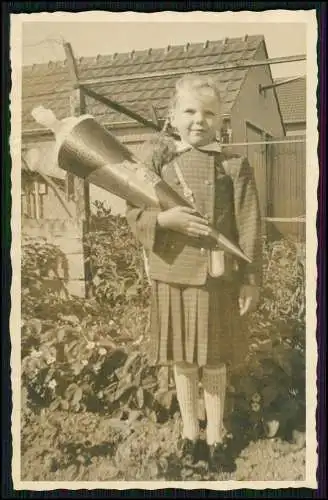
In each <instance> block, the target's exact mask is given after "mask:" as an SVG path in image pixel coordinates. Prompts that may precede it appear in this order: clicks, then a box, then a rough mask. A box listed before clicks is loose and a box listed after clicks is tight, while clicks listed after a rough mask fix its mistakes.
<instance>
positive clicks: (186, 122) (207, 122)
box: [171, 90, 220, 147]
mask: <svg viewBox="0 0 328 500" xmlns="http://www.w3.org/2000/svg"><path fill="white" fill-rule="evenodd" d="M171 122H172V125H173V126H174V127H176V129H177V130H178V132H179V134H180V137H181V139H182V140H183V141H185V142H187V143H188V144H190V145H192V146H195V147H197V146H204V145H205V144H208V143H210V142H211V141H213V140H214V139H215V136H216V132H217V131H218V130H219V126H220V102H219V100H218V98H217V96H216V95H215V93H214V92H213V91H209V90H206V91H205V90H201V91H200V92H195V91H192V90H185V91H183V93H182V92H181V93H180V95H179V96H178V98H177V101H176V105H175V108H174V110H173V111H172V116H171Z"/></svg>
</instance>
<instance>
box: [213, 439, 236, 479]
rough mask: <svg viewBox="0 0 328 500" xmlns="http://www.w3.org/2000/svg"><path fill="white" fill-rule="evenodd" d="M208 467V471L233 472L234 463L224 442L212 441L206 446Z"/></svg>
mask: <svg viewBox="0 0 328 500" xmlns="http://www.w3.org/2000/svg"><path fill="white" fill-rule="evenodd" d="M208 468H209V471H210V472H217V473H220V472H234V471H235V470H236V464H235V462H234V460H233V458H232V456H231V454H230V450H229V448H228V446H227V444H226V443H214V444H212V445H210V446H209V447H208Z"/></svg>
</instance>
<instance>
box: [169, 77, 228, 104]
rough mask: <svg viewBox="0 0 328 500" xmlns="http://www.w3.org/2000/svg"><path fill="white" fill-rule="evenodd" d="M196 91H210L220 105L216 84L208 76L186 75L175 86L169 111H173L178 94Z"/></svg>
mask: <svg viewBox="0 0 328 500" xmlns="http://www.w3.org/2000/svg"><path fill="white" fill-rule="evenodd" d="M186 90H187V91H188V90H189V91H190V90H191V91H196V92H201V91H202V90H211V91H212V92H213V93H214V95H215V96H216V97H217V99H218V101H219V102H220V103H221V96H220V90H219V87H218V84H217V82H216V81H215V79H214V78H212V77H210V76H205V75H200V74H199V73H188V74H186V75H184V76H182V77H181V78H179V79H178V80H177V82H176V84H175V92H174V95H173V96H172V98H171V101H170V105H169V108H170V111H172V110H174V108H175V106H176V103H177V101H178V98H179V94H181V93H183V91H186Z"/></svg>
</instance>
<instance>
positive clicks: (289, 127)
mask: <svg viewBox="0 0 328 500" xmlns="http://www.w3.org/2000/svg"><path fill="white" fill-rule="evenodd" d="M285 128H286V135H287V136H295V135H296V136H297V135H305V134H306V123H305V122H301V123H286V124H285Z"/></svg>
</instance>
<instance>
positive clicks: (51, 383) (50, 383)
mask: <svg viewBox="0 0 328 500" xmlns="http://www.w3.org/2000/svg"><path fill="white" fill-rule="evenodd" d="M56 385H57V382H56V380H55V379H54V378H53V379H52V380H50V382H49V384H48V387H50V389H55V388H56Z"/></svg>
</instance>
